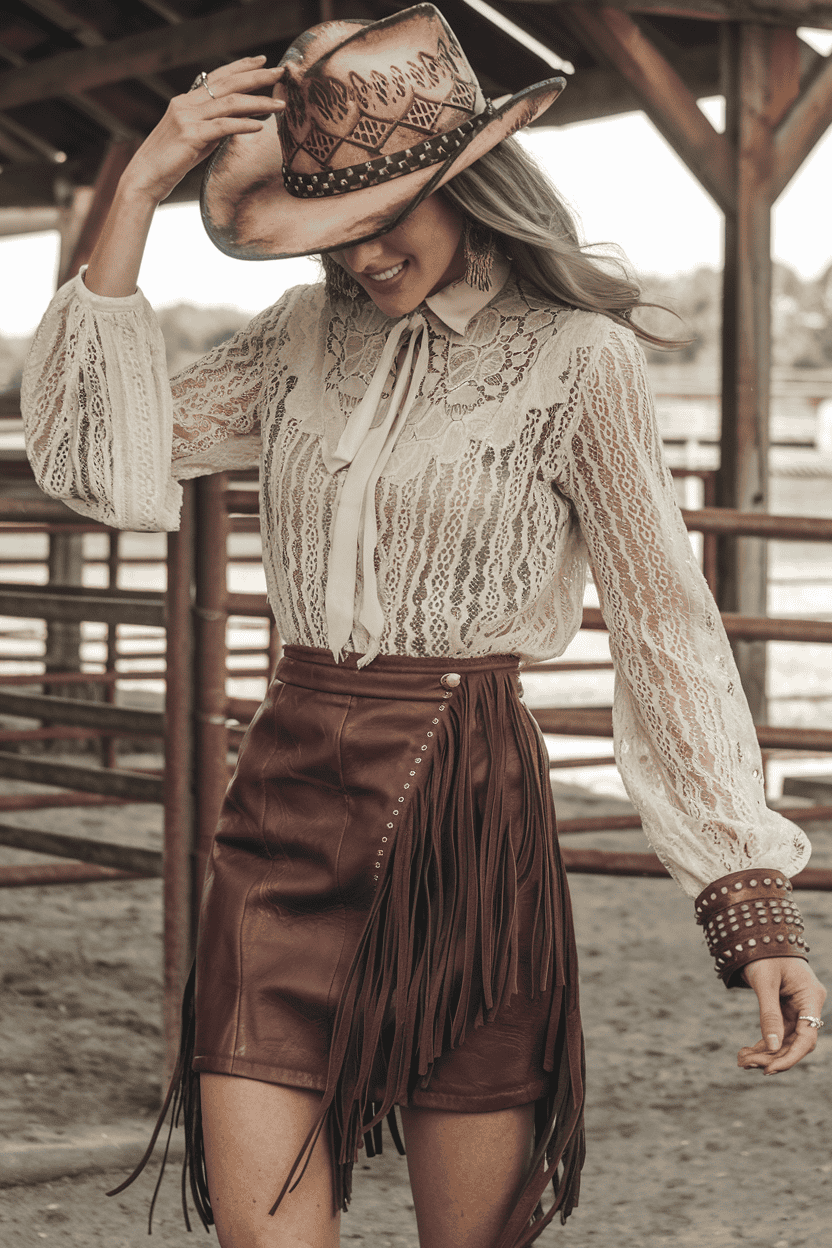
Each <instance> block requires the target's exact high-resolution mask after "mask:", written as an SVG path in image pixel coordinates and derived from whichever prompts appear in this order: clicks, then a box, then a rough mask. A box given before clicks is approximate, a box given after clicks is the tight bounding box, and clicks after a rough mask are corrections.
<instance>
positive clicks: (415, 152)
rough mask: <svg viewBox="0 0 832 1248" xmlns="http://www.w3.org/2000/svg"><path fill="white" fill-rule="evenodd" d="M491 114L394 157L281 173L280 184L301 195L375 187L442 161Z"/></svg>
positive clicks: (467, 122) (476, 118) (315, 195)
mask: <svg viewBox="0 0 832 1248" xmlns="http://www.w3.org/2000/svg"><path fill="white" fill-rule="evenodd" d="M491 116H492V110H491V107H490V106H489V107H488V108H487V109H486V111H485V112H483V113H480V114H479V116H477V117H472V118H471V119H470V121H465V122H463V123H462V125H461V126H458V127H457V129H456V130H450V131H448V132H447V134H440V135H437V136H436V137H435V138H433V139H425V141H424V143H417V144H416V145H415V146H413V147H408V148H405V150H404V151H403V152H399V153H397V155H396V156H379V157H378V158H377V159H376V160H367V161H363V162H362V163H361V164H360V165H355V166H349V167H348V168H346V169H338V170H332V169H330V170H329V172H328V173H324V172H323V171H322V172H321V173H320V174H317V173H313V174H303V173H284V175H283V183H284V185H285V187H286V190H287V191H289V193H290V194H291V195H295V196H298V197H302V198H309V197H315V198H321V197H323V196H328V195H342V194H344V192H345V191H357V190H363V189H365V188H366V187H370V186H378V185H379V183H381V182H389V181H390V180H391V179H392V178H400V177H402V176H403V175H404V174H406V173H414V172H415V171H416V170H417V169H423V168H427V167H428V166H430V165H436V164H438V163H439V161H440V160H445V158H446V157H447V156H450V155H452V154H453V153H454V152H455V151H456V150H458V149H459V148H460V147H462V145H463V143H464V142H465V141H466V139H467V138H468V136H469V135H471V134H473V133H474V132H475V131H476V130H478V129H480V128H481V127H482V126H483V125H485V123H486V121H488V120H489V119H490V118H491Z"/></svg>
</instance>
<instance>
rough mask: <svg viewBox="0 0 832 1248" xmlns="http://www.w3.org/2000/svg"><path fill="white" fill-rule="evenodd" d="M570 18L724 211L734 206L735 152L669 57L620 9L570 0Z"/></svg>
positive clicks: (567, 14)
mask: <svg viewBox="0 0 832 1248" xmlns="http://www.w3.org/2000/svg"><path fill="white" fill-rule="evenodd" d="M561 14H562V17H563V20H564V22H565V23H566V25H567V26H568V27H569V28H570V30H571V31H572V33H573V34H574V35H576V36H577V38H579V39H580V40H581V42H582V43H584V44H585V46H586V47H587V48H588V49H589V50H590V51H591V52H593V53H594V54H596V55H600V56H601V57H602V58H603V59H604V60H605V61H607V62H608V63H609V64H610V65H612V66H613V68H614V69H616V70H618V72H619V73H620V74H621V75H622V76H623V78H624V79H625V81H626V82H627V83H628V84H629V86H630V87H631V88H632V90H633V91H634V92H635V94H636V95H637V97H638V99H639V101H640V103H641V107H642V108H643V109H644V111H645V112H646V113H647V115H648V117H649V118H650V120H651V121H652V122H653V124H654V125H655V126H656V128H657V130H659V131H660V132H661V133H662V134H663V135H664V137H665V138H666V139H667V141H668V142H669V143H670V144H671V146H672V147H673V148H674V150H675V151H676V152H677V154H678V155H679V156H680V157H681V159H682V160H683V161H684V162H685V164H686V165H687V166H688V168H689V169H690V170H691V172H692V173H693V174H694V176H695V177H696V178H697V179H698V180H699V182H701V184H702V185H703V186H704V188H705V189H706V190H707V191H708V192H709V194H710V195H711V196H713V198H714V199H715V200H716V202H717V204H718V205H719V206H720V208H722V210H723V211H724V212H730V211H732V209H733V202H734V194H733V182H732V176H731V171H732V162H731V152H730V148H729V146H728V142H727V140H726V139H725V136H724V135H722V134H720V133H719V132H718V131H717V130H715V129H714V127H713V126H712V125H711V123H710V121H709V120H708V118H707V117H706V116H705V115H704V113H703V112H702V111H701V110H700V108H699V107H698V105H697V103H696V98H695V96H694V95H693V94H692V92H691V91H690V90H689V89H688V87H687V85H686V84H685V83H684V82H683V81H682V79H681V77H680V76H679V74H678V73H677V72H676V70H675V69H674V68H673V66H672V65H671V64H670V62H669V61H667V60H666V59H665V57H664V56H662V54H661V53H660V52H659V51H658V50H657V49H656V47H655V46H654V45H653V44H652V43H651V42H650V40H649V39H648V38H647V37H646V36H645V35H644V34H643V33H642V31H641V30H639V28H638V26H637V25H636V24H635V22H634V21H633V19H632V18H631V17H629V16H628V15H627V14H626V13H624V12H622V11H621V10H620V9H614V8H611V7H609V6H608V5H606V6H603V7H601V6H599V7H597V8H596V7H593V8H591V9H590V8H589V7H588V6H587V5H583V4H565V5H563V7H562V9H561Z"/></svg>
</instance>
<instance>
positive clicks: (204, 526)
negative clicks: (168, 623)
mask: <svg viewBox="0 0 832 1248" xmlns="http://www.w3.org/2000/svg"><path fill="white" fill-rule="evenodd" d="M227 485H228V478H227V475H226V473H217V474H216V475H215V476H210V477H200V479H199V480H198V481H197V482H196V542H195V554H194V567H195V575H196V604H195V607H194V615H195V621H194V645H195V651H194V702H195V712H196V728H195V747H196V753H195V766H194V800H195V803H196V836H197V840H196V871H197V881H198V885H199V892H201V888H202V881H203V880H204V878H205V867H206V864H207V861H208V855H209V853H210V851H211V842H212V841H213V838H214V831H215V829H216V825H217V817H218V815H219V812H220V806H221V805H222V799H223V797H224V795H225V790H226V787H227V784H228V763H227V755H228V730H227V728H226V710H227V697H226V692H225V679H226V666H227V664H226V628H227V624H228V615H227V609H226V608H227V601H228V591H227V561H228V534H229V530H230V524H229V519H228V509H227V507H226V503H225V491H226V489H227ZM199 892H198V894H197V896H196V897H195V898H194V905H195V907H196V906H198V904H199Z"/></svg>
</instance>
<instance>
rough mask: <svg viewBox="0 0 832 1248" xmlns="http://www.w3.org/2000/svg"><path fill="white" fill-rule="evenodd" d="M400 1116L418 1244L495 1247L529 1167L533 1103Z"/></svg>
mask: <svg viewBox="0 0 832 1248" xmlns="http://www.w3.org/2000/svg"><path fill="white" fill-rule="evenodd" d="M401 1115H402V1124H403V1126H404V1136H405V1147H406V1149H407V1164H408V1169H409V1171H410V1186H411V1188H412V1190H413V1203H414V1205H415V1208H416V1222H417V1225H418V1227H419V1244H420V1248H492V1246H493V1245H494V1244H495V1243H496V1242H497V1236H498V1235H499V1233H500V1231H501V1230H502V1228H503V1226H504V1225H505V1223H506V1221H507V1219H508V1216H509V1214H510V1213H511V1209H512V1206H513V1204H514V1201H515V1199H516V1196H517V1193H518V1191H519V1189H520V1186H521V1184H522V1182H523V1179H524V1178H525V1176H526V1174H527V1172H528V1166H529V1161H530V1160H531V1155H532V1139H533V1131H534V1105H522V1106H519V1107H518V1108H516V1109H503V1110H500V1111H498V1112H497V1113H491V1114H454V1113H447V1112H446V1111H444V1110H437V1109H402V1110H401Z"/></svg>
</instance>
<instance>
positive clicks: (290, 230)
mask: <svg viewBox="0 0 832 1248" xmlns="http://www.w3.org/2000/svg"><path fill="white" fill-rule="evenodd" d="M565 86H566V79H565V78H549V79H547V80H546V81H545V82H538V83H535V84H534V86H531V87H526V88H525V90H523V91H518V92H517V94H516V95H512V96H510V97H509V98H508V99H506V100H504V101H502V102H501V103H500V104H499V106H498V105H493V111H492V114H491V116H490V118H489V120H488V121H487V122H485V123H484V124H483V125H482V126H481V127H480V128H479V129H478V130H475V131H474V132H473V133H472V134H471V136H470V137H469V138H468V140H467V141H466V142H465V143H464V144H463V145H462V146H461V147H459V148H457V149H456V150H455V151H454V153H453V155H451V156H449V157H448V159H447V160H446V161H443V162H441V163H439V164H436V165H430V166H429V167H428V168H427V169H417V170H415V171H414V172H413V173H407V174H404V175H402V177H400V178H395V179H393V180H392V181H390V182H385V183H382V184H380V185H378V186H372V187H367V188H366V189H364V190H360V191H348V192H346V193H345V194H343V195H338V196H333V197H331V198H326V199H306V198H304V199H299V198H297V197H296V196H294V195H290V193H289V192H288V191H287V190H286V187H285V186H284V183H283V174H282V167H283V157H282V153H281V150H280V140H279V138H278V133H277V122H276V119H275V117H274V116H269V117H268V119H267V120H266V121H265V123H264V125H263V128H262V130H258V131H255V132H254V133H253V134H235V135H231V136H229V138H227V139H225V140H223V142H222V143H221V144H220V146H219V147H218V148H217V150H216V152H215V153H214V156H213V157H212V159H211V161H210V163H209V165H208V167H207V169H206V171H205V176H204V177H203V181H202V193H201V196H200V210H201V212H202V221H203V224H204V226H205V229H206V231H207V233H208V236H209V238H210V239H211V241H212V243H214V245H215V246H216V247H218V248H219V250H220V251H222V252H225V254H226V255H227V256H232V257H233V258H234V259H236V260H286V259H289V258H290V257H292V256H309V255H314V254H316V253H319V252H326V251H338V250H340V249H341V248H344V247H354V246H355V245H356V244H358V243H364V242H369V240H370V239H373V238H377V237H378V236H379V235H380V234H386V233H387V232H388V231H389V230H392V229H395V227H396V226H397V225H398V224H399V223H400V222H401V221H402V220H404V218H405V217H406V216H407V215H408V213H410V212H412V211H413V209H414V208H416V207H417V206H418V205H419V204H420V203H421V202H422V201H423V200H424V199H426V198H427V196H428V195H431V194H432V193H433V192H434V191H435V190H438V188H439V187H440V186H443V185H444V183H446V182H448V181H450V179H451V178H453V177H455V176H456V174H458V173H460V172H461V171H462V170H463V169H466V168H468V166H469V165H472V164H473V163H474V162H475V161H476V160H479V158H480V157H481V156H483V155H484V154H485V153H486V152H487V151H490V149H491V148H492V147H495V146H496V145H497V144H498V143H500V142H502V140H503V139H506V138H508V136H509V135H511V134H514V133H515V131H517V130H520V129H522V128H523V127H524V126H527V125H529V124H530V122H532V121H534V120H535V119H536V118H537V117H539V116H540V115H541V114H542V113H544V112H545V111H546V109H547V108H549V107H550V106H551V105H552V104H553V103H554V101H555V100H556V99H557V97H558V96H559V95H560V93H561V91H562V90H563V89H564V87H565Z"/></svg>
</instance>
